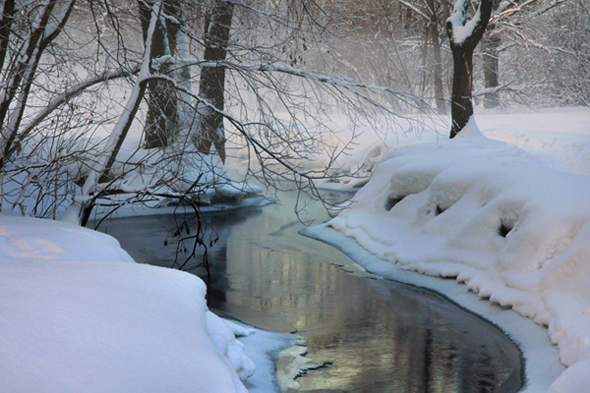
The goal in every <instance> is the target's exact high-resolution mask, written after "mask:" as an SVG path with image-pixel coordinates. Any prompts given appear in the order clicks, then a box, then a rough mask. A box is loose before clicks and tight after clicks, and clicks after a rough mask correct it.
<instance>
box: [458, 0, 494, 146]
mask: <svg viewBox="0 0 590 393" xmlns="http://www.w3.org/2000/svg"><path fill="white" fill-rule="evenodd" d="M470 4H471V0H457V1H456V2H455V8H454V11H453V15H451V16H450V17H449V19H447V34H448V36H449V42H450V46H451V52H452V53H453V91H452V97H451V121H452V125H451V135H450V136H451V138H454V137H455V136H457V134H458V133H459V132H460V131H461V130H462V129H463V128H464V127H465V126H466V125H467V123H468V122H469V119H470V118H471V116H473V104H472V96H471V94H472V90H473V51H474V50H475V47H476V46H477V44H478V43H479V41H480V40H481V38H482V36H483V34H484V32H485V29H486V27H487V25H488V21H489V20H490V16H491V14H492V5H493V1H492V0H481V2H480V4H479V7H478V8H477V11H476V12H475V14H474V15H473V17H472V18H471V20H470V21H469V22H467V12H468V7H469V5H470Z"/></svg>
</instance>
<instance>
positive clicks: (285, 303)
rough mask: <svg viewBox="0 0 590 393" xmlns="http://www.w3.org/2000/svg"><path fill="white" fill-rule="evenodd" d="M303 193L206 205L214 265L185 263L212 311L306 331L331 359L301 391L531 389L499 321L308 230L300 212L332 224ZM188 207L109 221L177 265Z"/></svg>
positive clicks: (322, 357)
mask: <svg viewBox="0 0 590 393" xmlns="http://www.w3.org/2000/svg"><path fill="white" fill-rule="evenodd" d="M296 198H297V195H296V193H294V192H291V193H284V194H280V195H279V201H278V203H274V204H270V205H267V206H264V207H248V208H245V207H241V208H240V207H228V208H227V209H225V210H223V211H215V212H202V213H201V217H202V219H203V223H204V224H205V226H204V228H205V235H206V240H207V242H209V243H210V245H209V247H208V249H207V255H208V261H209V271H208V273H207V272H206V271H205V269H204V268H203V267H202V266H201V267H199V266H197V262H200V261H201V258H200V257H199V256H197V258H193V259H191V260H189V262H188V263H187V264H186V265H185V267H184V270H188V271H190V272H192V273H194V274H198V275H199V276H201V277H203V278H204V279H206V280H208V281H209V285H208V299H207V301H208V305H209V308H210V309H211V310H212V311H214V312H216V313H218V314H220V315H221V316H224V317H230V318H235V319H237V320H240V321H242V322H244V323H247V324H249V325H252V326H255V327H257V328H261V329H266V330H272V331H279V332H290V333H293V334H297V335H299V336H300V337H301V338H302V340H303V341H304V343H305V346H306V347H307V355H306V356H307V358H310V359H313V361H314V362H315V363H316V364H317V365H320V366H321V367H319V368H317V369H315V370H309V371H307V372H306V373H303V375H301V377H299V378H297V382H298V383H299V384H300V385H301V390H307V391H316V392H354V393H364V392H366V393H380V392H403V393H414V392H415V393H419V392H420V393H430V392H441V393H442V392H444V393H451V392H465V393H471V392H478V393H479V392H481V393H483V392H498V393H500V392H516V391H518V390H519V389H520V388H521V387H522V384H523V380H524V379H523V376H522V375H523V364H522V357H521V353H520V351H519V349H518V347H517V346H516V345H515V344H514V343H513V342H512V341H511V340H510V339H509V338H508V337H507V336H506V335H505V334H503V332H502V331H500V329H498V328H497V327H496V326H494V325H492V324H490V323H488V322H487V321H485V320H484V319H482V318H480V317H479V316H477V315H474V314H472V313H470V312H468V311H467V310H465V309H463V308H461V307H459V306H457V305H456V304H454V303H452V302H450V301H449V300H448V299H446V298H445V297H444V296H441V295H439V294H437V293H435V292H432V291H429V290H426V289H422V288H418V287H414V286H410V285H406V284H401V283H397V282H392V281H387V280H383V279H379V278H377V277H374V276H372V275H371V274H369V273H367V272H365V271H364V270H363V269H362V268H360V267H359V266H358V265H356V264H355V263H354V262H353V261H351V260H350V259H349V258H348V257H346V256H345V255H344V254H342V253H341V252H340V251H338V250H337V249H335V248H333V247H331V246H329V245H326V244H323V243H321V242H318V241H316V240H312V239H309V238H306V237H304V236H302V235H300V234H299V233H298V232H299V231H300V230H301V229H302V228H304V225H303V224H302V223H301V222H300V221H299V218H301V219H303V220H306V219H311V218H313V219H315V220H317V222H321V221H322V220H325V219H327V215H326V213H325V212H324V211H323V210H322V208H321V206H320V205H319V204H318V203H317V202H316V203H314V202H308V203H307V205H306V207H305V209H304V210H303V211H302V212H301V214H300V215H299V218H298V216H297V215H296V214H295V213H294V209H293V206H295V199H296ZM300 206H301V204H300ZM187 214H188V215H184V214H176V215H170V214H167V215H151V216H136V217H127V218H116V219H110V220H105V222H103V223H102V224H101V226H100V227H99V230H101V231H103V232H107V233H108V234H110V235H112V236H114V237H115V238H117V239H118V240H119V241H120V243H121V245H122V247H123V248H124V249H125V250H127V251H128V252H129V254H131V256H132V257H133V258H134V259H135V260H136V261H138V262H140V263H149V264H154V265H159V266H168V267H170V266H172V264H173V263H174V261H175V258H177V255H176V250H177V245H178V244H179V243H178V236H174V235H175V233H174V232H177V233H176V235H178V234H179V233H181V234H183V236H184V237H190V236H192V235H193V234H195V232H196V227H197V225H198V224H197V222H196V220H192V221H191V220H190V218H191V217H192V216H191V214H190V211H188V213H187ZM203 223H202V224H203ZM178 227H181V228H182V229H181V230H180V231H178V230H177V228H178ZM202 228H203V227H202ZM180 244H181V246H180V247H178V248H179V249H180V251H181V252H180V254H178V258H179V259H178V262H177V263H179V264H181V263H183V262H184V259H183V258H184V257H185V256H188V255H189V254H190V252H191V250H192V247H191V243H190V241H188V240H187V241H186V242H184V243H180ZM185 248H186V251H185ZM202 252H203V249H202V248H199V249H197V254H198V255H201V254H202Z"/></svg>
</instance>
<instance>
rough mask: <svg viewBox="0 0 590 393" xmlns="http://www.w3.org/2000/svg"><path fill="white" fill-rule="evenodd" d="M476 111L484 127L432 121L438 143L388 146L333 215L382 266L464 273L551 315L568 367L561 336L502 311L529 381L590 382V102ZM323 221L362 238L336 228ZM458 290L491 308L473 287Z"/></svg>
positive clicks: (494, 293)
mask: <svg viewBox="0 0 590 393" xmlns="http://www.w3.org/2000/svg"><path fill="white" fill-rule="evenodd" d="M477 122H478V123H479V128H480V129H481V130H482V132H483V134H482V132H480V131H479V129H478V127H477V125H476V124H475V123H473V122H472V123H470V124H469V129H466V130H464V131H463V132H462V133H461V134H460V135H459V137H457V138H456V139H454V140H451V141H449V140H445V138H441V137H440V135H439V134H436V133H433V134H432V135H430V136H427V137H426V138H425V139H428V138H430V143H423V144H413V145H408V146H404V147H400V148H398V149H395V150H392V151H390V152H389V153H387V154H385V153H384V154H383V157H384V159H383V161H382V162H381V163H380V164H379V166H378V167H377V168H376V170H375V171H374V172H373V175H372V177H371V180H370V182H369V183H368V184H367V185H366V186H364V187H363V188H362V189H361V190H360V191H359V192H358V193H357V195H356V196H355V198H354V202H353V203H352V204H351V206H350V207H349V208H347V209H345V210H344V211H343V212H342V213H341V214H340V215H339V216H338V217H336V218H335V219H333V220H332V221H331V222H330V223H329V224H328V225H327V226H328V227H329V228H334V229H336V230H338V231H340V232H341V233H342V234H344V235H346V236H347V237H348V238H352V239H354V240H355V241H356V242H357V243H358V245H360V246H361V247H362V248H364V249H365V250H368V251H369V252H370V253H371V254H372V255H374V256H376V257H377V262H376V261H375V260H371V259H370V258H360V257H359V258H357V260H358V262H359V263H361V264H363V263H364V264H365V265H366V266H368V267H369V269H370V270H373V271H376V272H377V273H378V274H379V275H382V276H386V277H390V278H398V279H400V277H402V276H403V275H401V276H400V273H399V272H400V271H415V272H419V273H423V274H426V275H430V276H436V277H445V278H454V279H456V280H457V281H458V282H460V283H464V284H465V286H466V288H467V289H468V290H469V291H471V292H474V293H476V294H478V295H479V297H480V298H482V299H488V300H489V301H490V302H492V303H493V304H497V305H499V306H501V307H502V308H503V309H512V310H514V311H515V312H516V313H518V314H520V315H521V316H523V317H527V318H531V319H533V320H534V321H535V322H536V323H537V324H539V325H542V326H546V327H547V330H546V332H547V333H548V335H549V337H550V339H551V342H553V343H554V344H556V345H557V349H558V352H559V358H560V360H561V362H562V363H563V364H564V365H565V366H567V369H565V371H563V372H562V370H563V369H562V368H561V366H559V365H556V364H555V359H554V355H551V348H550V347H548V346H547V345H546V344H545V352H544V354H543V355H541V354H540V353H539V351H540V349H539V348H543V344H542V342H540V341H538V340H539V337H538V335H537V336H536V339H535V340H537V345H535V340H532V341H531V337H532V336H534V335H535V334H537V333H532V331H533V330H534V329H531V335H530V337H527V333H524V334H523V332H522V331H520V332H517V330H518V329H516V328H514V326H516V325H519V324H520V323H521V322H514V321H513V322H510V321H506V320H503V319H504V318H505V317H506V315H507V314H508V313H509V312H508V311H502V312H501V313H500V314H502V313H503V314H504V315H503V316H499V315H498V316H497V319H499V320H502V322H501V323H500V325H501V326H502V327H504V328H505V329H506V330H507V331H508V332H509V333H510V332H511V331H513V332H514V334H513V336H514V337H515V339H516V340H517V341H519V342H520V344H521V345H522V347H523V352H524V356H525V358H526V359H527V375H528V381H529V384H528V386H527V391H530V392H538V391H546V390H549V391H551V392H570V393H571V392H585V391H587V389H588V386H590V286H589V285H588V283H590V202H589V200H588V195H590V177H589V176H588V175H590V110H588V109H587V108H582V109H580V108H577V109H568V110H555V111H552V112H541V113H528V114H504V115H492V114H488V115H485V114H484V115H479V116H477ZM315 232H316V235H317V236H318V237H321V238H324V239H325V240H328V241H331V242H333V243H336V244H338V245H339V246H340V247H343V248H348V249H349V250H352V249H353V248H351V246H350V245H347V242H346V241H344V240H343V239H342V238H338V237H334V236H335V235H333V234H330V233H329V232H326V231H324V232H323V233H322V231H319V232H317V231H315ZM357 251H358V250H357ZM351 252H352V251H351ZM353 255H354V252H353ZM371 261H372V262H371ZM403 277H406V278H402V279H403V280H406V281H407V280H410V281H411V280H415V278H411V279H410V278H407V277H408V276H403ZM439 281H443V280H439ZM445 281H447V282H448V281H449V280H445ZM443 282H444V281H443ZM425 285H427V286H434V287H437V285H438V284H436V283H434V284H432V283H430V284H425ZM445 285H446V286H447V287H448V285H447V284H445ZM445 285H442V287H444V286H445ZM442 287H441V286H440V285H439V288H438V289H439V290H442V291H443V292H444V291H445V289H444V288H442ZM464 288H465V287H464ZM447 290H449V291H451V292H453V291H455V292H456V290H455V289H449V288H447ZM453 296H454V295H453ZM453 296H451V297H453ZM467 297H469V295H467ZM471 297H475V296H473V295H472V296H471ZM457 299H459V301H460V303H464V304H467V306H468V307H470V308H474V307H475V308H478V307H479V308H481V307H480V306H477V305H474V304H473V302H472V301H471V300H465V295H463V296H458V297H457ZM470 302H471V303H470ZM469 304H471V306H470V305H469ZM502 308H500V307H496V309H498V310H501V309H502ZM490 310H494V309H490ZM478 312H479V311H478ZM495 312H496V311H489V313H491V314H494V313H495ZM510 313H512V311H510ZM484 314H485V312H484ZM492 319H494V318H492ZM513 319H514V318H513ZM511 324H512V325H513V327H512V328H511V327H510V325H511ZM519 326H521V325H519ZM552 357H553V359H552ZM548 385H550V386H548Z"/></svg>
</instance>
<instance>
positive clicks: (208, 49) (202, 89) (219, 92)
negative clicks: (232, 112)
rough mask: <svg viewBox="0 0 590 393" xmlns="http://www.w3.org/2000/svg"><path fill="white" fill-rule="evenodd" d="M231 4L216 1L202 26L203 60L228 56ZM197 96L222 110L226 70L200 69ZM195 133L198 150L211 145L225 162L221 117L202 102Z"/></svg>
mask: <svg viewBox="0 0 590 393" xmlns="http://www.w3.org/2000/svg"><path fill="white" fill-rule="evenodd" d="M233 7H234V4H233V3H232V2H230V1H226V0H216V1H215V4H214V6H213V10H212V12H211V14H210V15H209V17H208V20H207V23H206V24H205V52H204V54H203V59H204V60H205V61H212V62H213V61H223V60H225V58H226V55H227V44H228V42H229V35H230V29H231V22H232V16H233ZM199 97H201V98H202V99H203V100H205V101H207V102H208V103H209V104H211V105H213V106H214V107H215V108H216V109H218V110H220V111H223V107H224V99H225V68H224V67H216V66H213V67H203V68H202V70H201V81H200V85H199ZM197 115H198V116H200V118H199V119H197V121H196V130H195V132H194V133H193V135H194V138H195V139H194V143H195V146H196V148H197V150H198V151H199V152H200V153H202V154H209V153H210V151H211V145H213V146H215V149H216V150H217V154H218V155H219V157H220V158H221V160H222V161H224V162H225V131H224V127H223V116H222V115H221V114H220V113H218V112H216V111H215V110H213V109H212V108H209V107H207V105H205V104H203V103H199V104H198V106H197Z"/></svg>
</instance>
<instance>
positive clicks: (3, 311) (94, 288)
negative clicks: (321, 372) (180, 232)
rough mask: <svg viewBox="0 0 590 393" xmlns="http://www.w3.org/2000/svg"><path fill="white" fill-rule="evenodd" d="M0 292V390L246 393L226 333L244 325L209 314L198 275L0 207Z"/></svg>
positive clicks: (248, 370) (241, 366)
mask: <svg viewBox="0 0 590 393" xmlns="http://www.w3.org/2000/svg"><path fill="white" fill-rule="evenodd" d="M0 288H2V290H1V291H0V315H2V318H0V341H1V343H2V344H1V345H0V391H3V392H126V393H128V392H208V393H209V392H210V393H213V392H215V393H217V392H228V393H231V392H247V389H246V387H245V386H244V383H243V382H242V381H245V380H246V379H247V378H248V377H250V376H251V375H252V374H253V373H254V370H255V367H254V364H253V363H252V361H251V360H250V358H249V357H248V356H247V355H246V354H245V352H244V349H243V347H242V344H241V343H240V342H239V341H237V340H236V338H235V337H236V335H239V336H242V335H249V334H250V333H252V330H251V329H247V328H244V327H242V326H239V325H236V324H234V323H231V322H229V321H226V320H222V319H220V318H219V317H217V316H216V315H214V314H213V313H211V312H209V311H207V308H206V305H205V290H206V287H205V285H204V283H203V282H202V281H201V280H200V279H199V278H197V277H195V276H193V275H191V274H188V273H184V272H180V271H175V270H172V269H165V268H159V267H155V266H148V265H141V264H136V263H134V262H133V260H132V259H131V257H130V256H129V255H128V254H127V253H126V252H125V251H123V250H122V249H121V248H120V246H119V244H118V242H117V241H116V240H114V239H113V238H111V237H110V236H106V235H104V234H100V233H98V232H94V231H91V230H88V229H85V228H81V227H78V226H74V225H71V224H66V223H63V222H56V221H50V220H41V219H36V218H27V217H14V216H7V215H5V214H3V215H0ZM254 335H256V334H254ZM274 340H275V341H276V340H279V338H277V337H274ZM284 344H285V343H284V342H283V343H279V346H284ZM261 391H264V390H261Z"/></svg>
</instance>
